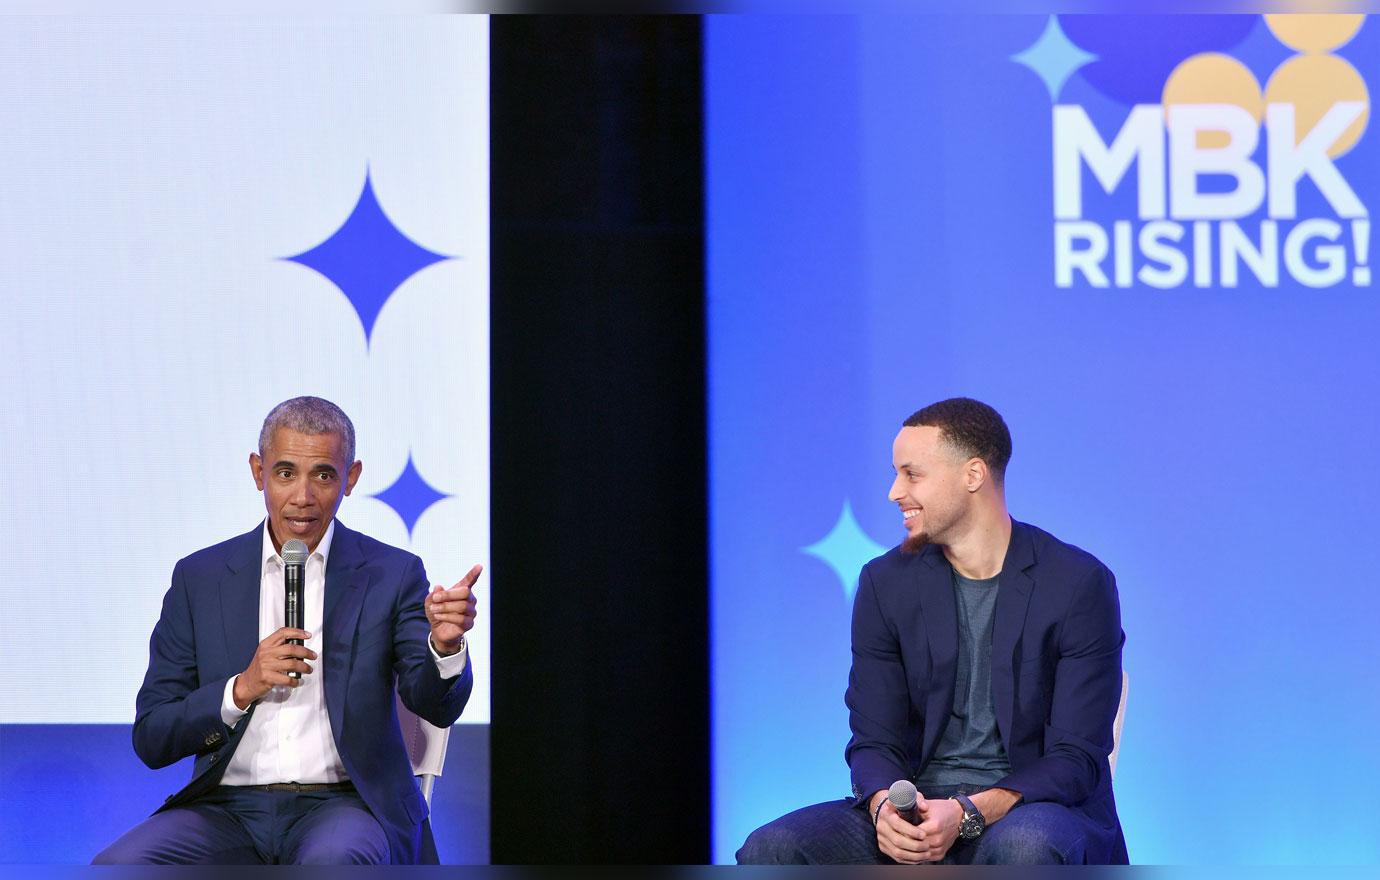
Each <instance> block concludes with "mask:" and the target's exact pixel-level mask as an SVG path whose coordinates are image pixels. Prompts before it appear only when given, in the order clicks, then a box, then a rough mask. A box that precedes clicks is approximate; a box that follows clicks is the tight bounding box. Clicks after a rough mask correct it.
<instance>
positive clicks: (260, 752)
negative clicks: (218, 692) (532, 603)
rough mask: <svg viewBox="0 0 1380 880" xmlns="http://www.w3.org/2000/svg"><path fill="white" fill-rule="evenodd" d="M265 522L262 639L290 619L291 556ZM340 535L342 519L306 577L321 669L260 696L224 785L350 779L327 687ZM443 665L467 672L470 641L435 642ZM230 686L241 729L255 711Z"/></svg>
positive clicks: (229, 717)
mask: <svg viewBox="0 0 1380 880" xmlns="http://www.w3.org/2000/svg"><path fill="white" fill-rule="evenodd" d="M268 528H269V527H268V521H267V520H264V537H263V566H262V568H261V569H260V577H259V641H261V642H262V641H263V640H264V639H266V638H268V637H269V635H270V634H272V633H274V632H276V631H277V630H278V629H280V628H281V627H282V626H283V625H284V624H283V600H284V591H285V587H284V586H283V559H282V557H281V556H279V555H278V551H277V550H275V549H274V547H273V537H272V536H271V535H270V534H269V531H268ZM334 537H335V522H334V521H332V522H331V524H330V525H329V526H327V528H326V534H325V535H323V536H322V537H321V543H319V544H318V545H317V546H316V549H315V550H314V551H312V553H311V555H310V556H308V557H307V565H306V583H305V584H304V585H303V596H302V599H303V607H302V623H303V626H302V628H303V629H305V630H306V631H307V632H309V633H311V638H310V639H308V640H307V643H306V645H307V647H308V648H310V649H311V650H313V651H315V652H316V655H317V659H315V660H308V661H306V662H307V663H309V664H310V665H311V667H312V669H313V670H314V671H313V672H312V673H311V674H310V675H307V674H304V675H303V676H302V683H301V684H300V685H298V686H297V687H295V688H294V687H287V686H286V685H275V686H274V687H273V689H272V690H270V691H269V692H268V693H266V694H264V695H263V696H262V697H261V698H260V699H259V700H258V703H259V707H258V708H257V709H255V710H254V717H252V718H250V719H249V728H248V729H247V730H245V731H244V735H243V737H242V739H241V740H240V744H239V746H238V747H237V748H236V749H235V755H234V757H233V758H231V759H230V763H229V764H228V765H227V766H226V768H225V776H224V777H223V778H222V779H221V784H222V785H264V784H267V783H272V782H303V783H313V782H343V781H345V780H347V779H349V778H350V777H349V774H348V773H346V772H345V765H344V764H343V763H342V762H341V760H340V752H339V751H337V750H336V747H335V739H334V738H333V737H332V736H331V720H330V717H329V716H328V715H327V714H326V692H325V688H324V682H323V681H322V676H323V675H324V672H323V670H324V668H325V667H324V666H323V665H322V662H321V661H322V655H323V650H322V635H321V620H322V617H323V616H324V615H325V609H326V560H327V559H328V558H329V557H330V553H331V540H332V539H333V538H334ZM430 645H431V641H430V639H428V640H427V646H428V649H429V650H430V651H431V656H432V658H433V659H434V660H435V661H436V668H437V670H438V671H439V672H440V674H441V677H442V678H451V677H453V676H456V675H459V674H460V673H461V672H463V671H464V670H465V662H466V659H467V657H468V652H467V650H466V648H465V644H464V642H461V645H460V650H459V651H458V652H456V653H454V654H451V655H450V656H448V657H442V656H440V655H438V654H437V653H436V650H435V649H434V648H431V647H430ZM238 678H239V676H235V677H233V678H231V679H230V681H228V682H227V683H226V685H225V696H224V698H223V699H222V701H221V707H220V717H221V720H222V721H224V722H225V723H226V725H227V726H229V727H234V726H235V725H236V724H237V723H238V722H239V721H240V719H241V718H243V717H244V716H245V715H246V714H247V711H248V710H242V709H240V708H239V707H238V706H236V705H235V696H234V693H235V681H236V680H237V679H238Z"/></svg>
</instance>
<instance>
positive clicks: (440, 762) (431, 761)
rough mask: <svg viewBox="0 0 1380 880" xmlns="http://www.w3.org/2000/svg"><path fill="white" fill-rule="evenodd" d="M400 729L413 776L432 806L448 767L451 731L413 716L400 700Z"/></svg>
mask: <svg viewBox="0 0 1380 880" xmlns="http://www.w3.org/2000/svg"><path fill="white" fill-rule="evenodd" d="M396 699H397V704H398V727H399V728H400V729H401V730H402V737H403V742H404V743H405V744H406V745H407V757H408V758H409V759H410V760H411V761H412V774H413V775H414V776H416V777H417V782H418V784H420V785H421V788H422V796H423V797H425V798H426V803H427V806H428V807H429V806H431V790H432V789H433V788H434V787H435V783H436V777H437V776H440V775H441V768H442V767H444V766H445V763H446V745H447V744H448V743H449V742H450V728H449V727H437V726H436V725H434V724H432V723H431V722H429V721H424V720H422V719H421V718H418V717H417V716H416V715H413V714H412V710H411V709H409V708H407V707H406V706H404V705H403V701H402V698H401V697H397V698H396Z"/></svg>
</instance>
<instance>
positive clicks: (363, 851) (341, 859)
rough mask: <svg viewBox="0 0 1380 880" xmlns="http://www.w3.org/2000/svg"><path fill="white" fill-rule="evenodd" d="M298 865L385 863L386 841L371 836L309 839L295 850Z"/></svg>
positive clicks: (386, 857)
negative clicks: (348, 838)
mask: <svg viewBox="0 0 1380 880" xmlns="http://www.w3.org/2000/svg"><path fill="white" fill-rule="evenodd" d="M296 862H297V864H299V865H386V864H388V842H387V841H386V840H375V839H373V838H372V837H362V838H355V839H352V840H337V839H334V838H326V839H324V840H321V839H318V840H309V841H307V842H306V843H304V844H303V845H302V848H301V849H299V850H298V851H297V860H296Z"/></svg>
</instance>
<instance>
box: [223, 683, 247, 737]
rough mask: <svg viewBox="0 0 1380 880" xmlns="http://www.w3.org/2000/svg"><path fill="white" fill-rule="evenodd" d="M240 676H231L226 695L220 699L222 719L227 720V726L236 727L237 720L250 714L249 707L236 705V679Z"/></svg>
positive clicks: (226, 687) (226, 686)
mask: <svg viewBox="0 0 1380 880" xmlns="http://www.w3.org/2000/svg"><path fill="white" fill-rule="evenodd" d="M238 678H239V676H238V675H232V676H230V680H229V681H227V682H226V683H225V696H224V697H223V698H222V699H221V701H220V720H221V721H224V722H225V726H226V727H234V726H235V723H236V722H238V721H239V720H240V719H241V718H243V717H244V716H245V715H248V714H249V710H248V709H241V708H240V707H239V706H236V705H235V680H236V679H238Z"/></svg>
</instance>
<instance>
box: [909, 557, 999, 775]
mask: <svg viewBox="0 0 1380 880" xmlns="http://www.w3.org/2000/svg"><path fill="white" fill-rule="evenodd" d="M1000 580H1001V575H1000V574H999V575H997V576H996V577H993V578H988V579H986V580H980V581H975V580H969V579H968V578H965V577H963V576H961V575H960V574H958V573H957V572H954V598H955V600H956V601H957V604H958V673H957V676H956V681H955V687H954V706H953V710H952V712H951V714H950V716H949V723H948V724H947V725H946V726H945V728H944V734H943V736H941V737H940V739H939V747H938V748H937V749H936V751H935V754H934V757H933V758H932V759H930V762H929V763H928V764H926V765H925V767H924V768H923V769H922V770H921V772H920V778H919V779H917V780H916V781H915V784H916V785H917V786H918V787H919V789H920V790H921V791H922V792H923V791H924V790H925V786H927V785H928V786H930V787H934V786H938V785H957V784H959V783H964V782H967V783H977V784H980V785H991V784H993V783H995V782H997V781H998V780H1000V779H1001V778H1002V777H1004V776H1006V775H1008V774H1009V773H1010V772H1011V762H1010V761H1009V760H1008V759H1007V757H1006V749H1005V748H1004V747H1003V746H1002V744H1001V737H1000V736H998V735H997V716H996V712H995V711H994V710H993V708H992V622H993V619H994V618H995V612H996V608H997V588H998V586H999V582H1000Z"/></svg>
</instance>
